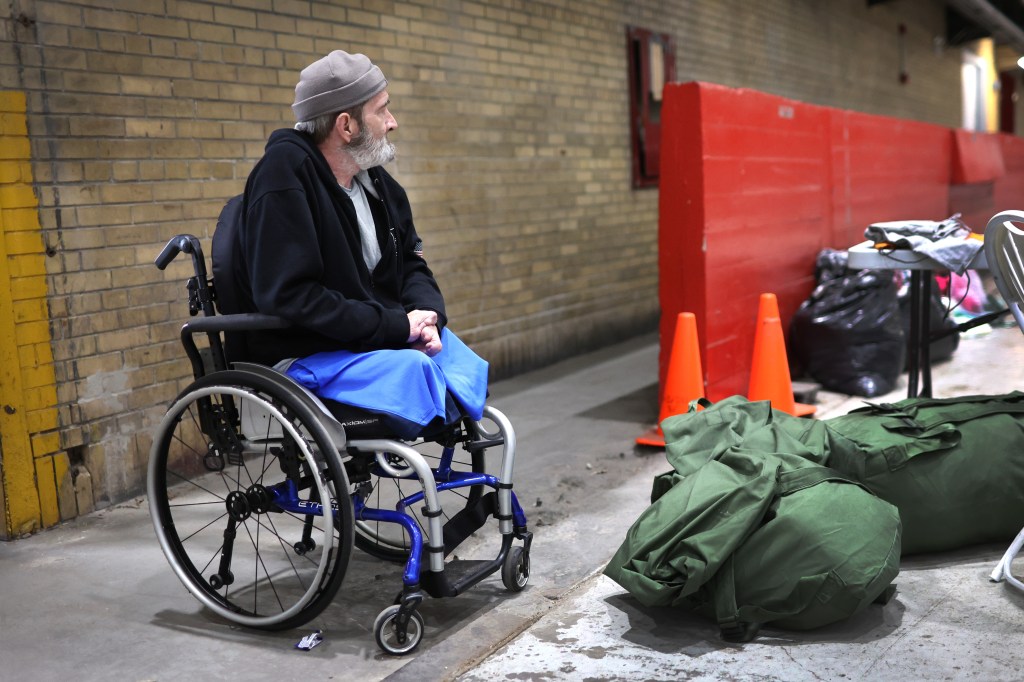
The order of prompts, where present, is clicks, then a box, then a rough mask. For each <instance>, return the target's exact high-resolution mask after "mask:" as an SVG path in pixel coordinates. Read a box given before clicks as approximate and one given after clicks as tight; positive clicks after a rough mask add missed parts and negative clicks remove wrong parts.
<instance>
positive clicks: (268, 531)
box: [147, 51, 532, 654]
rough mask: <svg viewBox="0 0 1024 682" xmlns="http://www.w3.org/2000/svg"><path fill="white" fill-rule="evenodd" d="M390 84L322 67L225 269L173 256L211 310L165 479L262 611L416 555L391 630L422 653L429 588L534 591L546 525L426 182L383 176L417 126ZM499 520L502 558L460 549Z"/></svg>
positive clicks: (229, 212) (195, 557)
mask: <svg viewBox="0 0 1024 682" xmlns="http://www.w3.org/2000/svg"><path fill="white" fill-rule="evenodd" d="M386 86H387V81H385V79H384V76H383V74H382V73H381V71H380V69H379V68H377V67H376V66H374V65H373V64H372V63H371V62H370V60H369V59H367V58H366V57H365V56H363V55H358V54H356V55H350V54H347V53H345V52H342V51H335V52H332V53H331V54H329V55H327V56H326V57H324V58H323V59H320V60H318V61H316V62H314V63H313V64H311V65H310V66H309V67H307V68H306V69H304V70H303V71H302V73H301V76H300V80H299V84H298V86H297V87H296V89H295V103H294V104H293V106H292V109H293V110H294V112H295V115H296V118H297V120H298V121H299V123H298V124H297V125H296V127H295V129H294V130H278V131H276V132H274V133H273V134H272V135H271V136H270V140H269V142H268V144H267V147H266V153H265V155H264V157H263V159H262V160H261V161H260V162H259V163H258V164H257V165H256V166H255V167H254V168H253V171H252V173H251V174H250V176H249V178H248V181H247V182H246V186H245V192H244V194H242V195H240V196H237V197H235V198H233V199H231V200H230V201H229V202H228V203H227V205H226V206H225V208H224V210H223V211H222V212H221V215H220V219H219V220H218V223H217V229H216V231H215V233H214V236H213V271H214V281H213V282H208V281H207V279H206V266H205V264H204V261H203V256H202V247H201V245H200V243H199V240H198V239H197V238H196V237H194V236H192V235H178V236H176V237H174V238H173V239H171V240H170V242H168V244H167V245H166V246H165V247H164V249H163V251H162V252H161V253H160V255H159V256H158V257H157V259H156V265H157V267H159V268H160V269H164V268H165V267H167V265H168V264H169V263H170V262H171V261H172V260H173V259H174V258H175V256H176V255H177V254H178V253H189V254H191V255H192V259H193V267H194V269H195V273H196V276H195V277H193V278H191V279H190V280H189V282H188V288H189V310H190V312H191V313H192V314H193V315H196V314H198V312H199V311H200V310H202V312H203V313H204V317H203V318H200V319H199V320H194V321H192V322H189V323H187V324H185V325H184V326H183V328H182V332H181V336H182V343H183V345H184V347H185V351H186V354H187V355H188V357H189V360H190V361H191V362H192V367H193V374H194V376H195V381H194V382H193V383H192V384H191V385H189V386H188V387H187V388H186V389H185V390H184V391H183V392H182V393H181V394H180V395H179V396H178V398H177V399H176V400H175V402H174V403H173V404H172V405H171V407H170V408H169V409H168V411H167V413H166V414H165V415H164V418H163V420H162V421H161V423H160V425H159V427H158V428H157V431H156V433H155V435H154V438H153V445H152V448H151V451H150V463H149V470H148V474H147V490H148V492H149V500H150V513H151V515H152V517H153V523H154V529H155V530H156V533H157V537H158V540H159V541H160V545H161V548H162V549H163V551H164V554H165V556H166V557H167V559H168V561H169V562H170V564H171V566H172V568H173V569H174V571H175V572H176V573H177V575H178V577H179V578H180V579H181V580H182V582H183V583H184V584H185V585H186V587H187V588H188V589H189V591H190V592H191V593H192V594H193V595H194V596H195V597H196V598H197V599H199V600H200V601H201V602H202V603H203V604H204V605H206V606H207V607H208V608H209V609H211V610H212V611H213V612H215V613H217V614H218V615H220V616H222V617H223V618H226V619H228V620H230V621H233V622H235V623H239V624H241V625H245V626H249V627H255V628H261V629H271V630H278V629H288V628H292V627H297V626H298V625H301V624H303V623H306V622H309V621H310V620H311V619H313V618H316V617H318V616H319V615H320V614H321V613H322V612H323V611H324V609H325V608H326V607H327V605H328V604H329V603H330V601H331V599H332V598H333V597H334V596H335V594H337V592H338V590H339V588H340V586H341V583H342V580H343V579H344V575H345V571H346V567H347V565H348V561H349V556H350V553H351V550H352V548H353V546H354V547H358V548H359V549H361V550H363V551H365V552H366V553H368V554H370V555H372V556H374V557H376V558H379V559H383V560H386V561H393V562H398V563H401V564H404V569H403V571H402V591H401V594H400V595H399V597H398V598H397V599H396V600H395V602H394V603H392V604H391V605H390V606H388V607H387V608H385V609H384V610H383V611H382V612H381V613H380V615H379V616H378V617H377V619H376V620H375V621H374V624H373V632H374V637H375V639H376V640H377V643H378V645H379V646H380V647H381V648H382V649H384V650H385V651H387V652H389V653H392V654H406V653H409V652H410V651H412V650H413V649H415V648H416V646H417V644H418V643H419V642H420V640H421V638H422V636H423V632H424V627H423V618H422V616H421V615H420V614H419V612H418V606H419V604H420V602H421V601H422V600H423V598H424V595H429V596H432V597H453V596H457V595H458V594H460V593H461V592H463V591H464V590H466V589H468V588H470V587H472V586H473V585H475V584H476V583H478V582H479V581H481V580H483V579H484V578H485V577H487V576H489V575H491V574H493V573H495V572H499V571H500V573H501V579H502V582H503V583H504V585H505V587H506V588H507V589H509V590H510V591H513V592H518V591H520V590H522V589H523V588H524V586H525V585H526V583H527V581H528V579H529V566H530V562H529V551H530V542H531V538H532V534H531V533H530V532H529V531H528V530H527V521H526V516H525V514H524V512H523V510H522V507H521V506H520V505H519V503H518V501H517V500H516V497H515V494H514V493H513V492H512V474H513V466H514V460H515V443H516V439H515V432H514V429H513V428H512V425H511V423H510V422H509V421H508V419H507V418H506V417H505V416H504V415H503V414H501V412H500V411H498V410H497V409H495V408H494V407H492V406H489V405H485V398H486V394H487V363H486V362H484V361H483V360H482V359H480V358H479V357H477V356H476V355H475V354H474V353H473V352H472V351H470V350H469V349H468V348H467V347H466V346H465V345H464V344H463V343H462V342H461V341H460V340H459V339H458V338H457V337H456V336H455V335H454V334H453V333H451V332H450V331H448V329H446V322H447V319H446V317H445V309H444V299H443V298H442V296H441V292H440V289H439V288H438V286H437V282H436V281H435V280H434V276H433V274H432V273H431V271H430V268H429V267H427V263H426V261H425V260H424V259H423V254H422V245H421V243H420V240H419V237H418V236H417V234H416V230H415V228H414V226H413V222H412V212H411V210H410V208H409V202H408V199H407V198H406V194H405V191H404V190H403V189H402V187H401V186H400V185H399V184H398V183H397V182H396V181H395V180H394V179H393V178H392V177H391V176H390V175H389V174H388V173H387V172H386V171H384V170H383V169H382V168H381V165H382V164H384V163H386V162H387V161H389V160H391V159H392V158H393V156H394V146H393V145H392V144H391V143H390V142H389V141H388V139H387V135H388V133H389V132H390V131H391V130H394V129H395V128H396V127H397V123H396V121H395V119H394V117H393V116H392V115H391V112H390V111H389V110H388V104H389V100H388V93H387V90H386ZM214 291H216V294H214V293H213V292H214ZM214 300H216V302H217V307H218V308H219V309H220V312H221V313H223V314H222V315H218V314H217V312H216V310H215V309H214V306H213V301H214ZM222 333H223V339H222V338H221V336H220V335H221V334H222ZM202 334H206V335H207V337H208V340H209V347H208V350H209V355H210V360H209V362H208V361H207V360H206V359H205V358H203V357H202V354H201V353H200V352H199V351H198V349H197V346H196V343H195V341H194V339H193V337H194V336H197V335H198V336H201V335H202ZM208 365H211V366H212V369H213V371H210V367H209V366H208ZM271 367H273V369H272V368H271ZM275 370H277V371H275ZM281 372H284V373H286V374H287V375H288V376H287V377H285V376H282V374H281ZM296 384H299V385H296ZM310 393H312V394H315V396H319V397H321V398H326V399H325V400H318V399H317V398H316V397H315V396H314V395H310ZM326 412H329V413H330V414H329V415H328V414H326ZM485 424H491V425H493V427H494V430H493V431H492V430H490V429H489V428H488V427H486V426H485ZM339 425H340V426H341V427H342V428H338V427H339ZM492 449H493V450H494V451H495V452H500V462H493V461H492V462H491V463H492V464H498V465H499V466H498V469H497V470H494V469H493V467H491V469H489V468H488V460H487V458H486V457H485V455H486V454H487V453H488V451H489V450H492ZM438 450H439V451H440V452H438ZM488 520H493V521H494V522H495V524H496V525H497V531H498V537H500V539H501V542H500V549H499V550H498V552H497V555H496V556H494V555H484V558H483V559H475V558H457V557H455V556H453V555H452V552H453V550H454V548H455V547H457V546H459V545H460V543H462V541H463V540H465V539H467V538H468V537H469V536H470V535H471V534H474V533H475V532H476V531H477V530H479V529H481V528H483V527H484V524H485V523H487V522H488ZM495 524H492V526H493V525H495ZM514 541H520V542H521V543H522V544H521V545H514ZM491 556H493V558H490V557H491ZM449 557H450V559H449Z"/></svg>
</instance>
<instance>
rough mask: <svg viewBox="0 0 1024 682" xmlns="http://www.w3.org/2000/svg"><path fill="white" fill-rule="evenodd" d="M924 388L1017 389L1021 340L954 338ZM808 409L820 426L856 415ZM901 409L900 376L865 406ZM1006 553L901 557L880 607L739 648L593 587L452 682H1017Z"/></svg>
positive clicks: (1022, 366) (840, 404) (1020, 657)
mask: <svg viewBox="0 0 1024 682" xmlns="http://www.w3.org/2000/svg"><path fill="white" fill-rule="evenodd" d="M933 380H934V392H933V395H935V396H936V397H951V396H956V395H964V394H979V393H988V394H997V393H1005V392H1009V391H1013V390H1019V389H1024V336H1022V335H1021V333H1020V331H1019V330H1018V329H1017V328H1016V327H1013V328H1001V329H995V330H993V331H992V332H991V333H981V334H978V335H975V336H972V337H965V338H964V339H962V341H961V344H960V347H959V349H958V350H957V351H956V353H955V354H954V357H953V358H952V360H950V361H948V362H945V363H942V364H939V365H937V366H936V367H935V371H934V374H933ZM819 397H820V405H819V411H818V416H819V417H821V418H828V417H830V416H837V415H840V414H845V413H847V412H849V410H850V409H853V408H854V407H857V406H858V404H859V402H860V400H859V399H851V398H847V397H844V396H838V395H834V394H828V393H825V394H821V395H820V396H819ZM905 397H906V376H905V375H904V376H903V377H902V379H901V383H900V385H899V387H898V389H897V390H895V391H893V392H892V393H891V394H889V395H887V396H881V397H879V398H875V399H872V400H874V401H877V402H886V401H894V400H899V399H902V398H905ZM1021 454H1022V455H1024V452H1022V453H1021ZM1022 494H1024V493H1022ZM1021 523H1022V525H1024V519H1022V520H1021ZM1008 544H1009V538H1008V541H1007V543H1006V544H999V545H988V546H977V547H969V548H963V549H960V550H957V551H953V552H947V553H942V554H932V555H919V556H915V557H908V558H907V559H904V560H903V562H902V563H901V572H900V574H899V576H898V577H897V579H896V581H895V582H896V585H897V588H898V591H897V594H896V596H895V598H894V599H893V600H892V601H890V602H889V603H888V604H887V605H885V606H884V607H883V606H877V605H876V606H871V607H869V608H868V609H867V610H866V611H864V612H861V613H859V614H857V615H856V616H854V617H853V618H851V619H849V620H847V621H844V622H841V623H836V624H834V625H831V626H828V627H825V628H821V629H818V630H814V631H810V632H787V631H783V630H777V629H771V628H764V629H762V630H761V633H760V636H758V637H757V638H756V639H755V640H754V641H753V642H751V643H748V644H743V645H733V644H728V643H726V642H723V641H722V640H721V639H720V638H719V637H718V634H717V627H715V626H714V625H713V624H712V623H710V622H709V621H707V620H704V619H702V618H699V617H696V616H692V615H689V614H686V613H680V612H678V611H676V610H672V609H652V608H645V607H643V606H641V605H640V604H639V603H638V602H637V601H636V600H634V599H633V598H632V597H630V595H629V594H628V593H627V592H626V591H625V590H623V589H622V588H621V587H620V586H619V585H618V584H616V583H615V582H613V581H612V580H610V579H608V578H606V577H605V576H603V575H600V574H596V575H594V576H592V577H591V578H590V579H589V580H587V581H586V582H584V583H583V584H581V585H580V586H579V587H578V588H577V590H575V591H574V592H573V593H572V594H571V595H569V596H568V597H567V598H565V599H563V600H561V602H560V604H559V605H558V607H557V608H555V609H553V610H552V611H551V612H549V613H548V614H546V615H545V616H543V617H542V618H541V619H540V620H539V621H538V622H537V623H535V624H534V625H533V626H532V627H530V628H529V629H528V630H527V631H525V632H524V633H523V634H522V635H520V636H519V637H517V638H516V639H515V640H513V641H511V642H510V643H509V644H507V645H506V646H504V647H502V648H501V649H499V650H498V651H497V652H496V653H495V654H494V655H492V656H490V657H489V658H488V659H487V660H486V661H483V662H482V663H480V664H479V665H476V666H475V667H474V668H473V669H471V670H467V671H466V672H465V673H464V674H462V675H461V676H459V677H458V679H459V680H460V681H462V682H470V681H475V680H499V679H523V680H578V679H587V680H634V679H643V680H737V681H738V680H750V681H759V680H786V681H788V682H797V681H802V680H854V681H857V680H900V681H904V680H986V681H996V680H1006V681H1011V680H1021V679H1024V672H1022V668H1024V653H1022V651H1021V649H1020V647H1019V644H1020V642H1021V633H1022V632H1024V594H1021V593H1020V592H1017V591H1015V590H1013V589H1012V588H1010V587H1008V586H1007V585H1006V584H997V583H993V582H991V581H990V580H989V574H990V573H991V572H992V570H993V568H994V567H995V565H996V563H997V562H998V561H999V558H1000V557H1001V556H1002V554H1003V552H1004V551H1005V550H1006V546H1007V545H1008ZM1018 564H1020V565H1021V566H1024V559H1021V560H1020V561H1019V562H1018ZM1022 570H1024V569H1022V568H1018V569H1017V571H1016V573H1017V575H1020V573H1021V572H1022ZM509 671H515V673H514V674H511V673H510V672H509Z"/></svg>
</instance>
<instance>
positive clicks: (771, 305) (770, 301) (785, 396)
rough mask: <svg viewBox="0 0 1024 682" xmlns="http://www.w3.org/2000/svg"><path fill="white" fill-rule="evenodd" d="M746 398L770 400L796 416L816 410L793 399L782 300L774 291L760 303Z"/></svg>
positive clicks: (779, 407) (783, 410) (762, 295)
mask: <svg viewBox="0 0 1024 682" xmlns="http://www.w3.org/2000/svg"><path fill="white" fill-rule="evenodd" d="M747 398H748V399H749V400H770V401H771V403H772V408H774V409H776V410H781V411H782V412H788V413H789V414H792V415H794V416H797V417H806V416H808V415H811V414H814V411H815V409H816V408H815V407H814V405H804V404H803V403H798V402H796V400H795V399H794V398H793V382H792V380H791V379H790V376H789V359H788V358H787V357H786V339H785V337H784V336H783V334H782V319H781V318H780V317H779V302H778V300H777V299H776V298H775V294H761V301H760V303H759V305H758V310H757V329H756V331H755V333H754V357H753V360H752V362H751V363H750V389H749V391H748V392H747Z"/></svg>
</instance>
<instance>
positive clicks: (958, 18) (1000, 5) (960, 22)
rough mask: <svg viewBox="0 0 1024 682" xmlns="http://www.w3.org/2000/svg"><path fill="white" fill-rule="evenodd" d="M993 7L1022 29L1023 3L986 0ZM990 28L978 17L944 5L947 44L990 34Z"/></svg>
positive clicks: (963, 41) (1023, 27)
mask: <svg viewBox="0 0 1024 682" xmlns="http://www.w3.org/2000/svg"><path fill="white" fill-rule="evenodd" d="M988 4H989V5H991V6H992V8H993V9H995V10H997V11H999V12H1000V13H1001V14H1002V15H1003V16H1005V17H1006V18H1007V19H1009V20H1010V21H1011V22H1013V23H1014V24H1015V25H1016V26H1017V27H1018V28H1020V29H1022V30H1024V3H1022V2H1021V0H988ZM992 33H993V32H992V30H991V29H990V28H989V27H988V26H986V25H985V23H984V22H983V21H981V20H979V19H978V18H974V17H968V16H965V15H964V14H961V13H960V12H959V11H957V10H956V9H954V8H953V7H950V6H949V5H947V6H946V42H947V44H949V45H962V44H964V43H967V42H970V41H972V40H978V39H979V38H988V37H991V36H992Z"/></svg>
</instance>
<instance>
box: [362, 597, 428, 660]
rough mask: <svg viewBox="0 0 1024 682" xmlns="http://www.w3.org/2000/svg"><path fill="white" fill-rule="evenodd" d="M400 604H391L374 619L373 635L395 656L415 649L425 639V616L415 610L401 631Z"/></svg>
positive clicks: (379, 644) (378, 642) (382, 646)
mask: <svg viewBox="0 0 1024 682" xmlns="http://www.w3.org/2000/svg"><path fill="white" fill-rule="evenodd" d="M400 610H401V607H400V606H389V607H387V608H386V609H384V610H383V611H381V612H380V615H379V616H377V620H375V621H373V636H374V638H375V639H376V640H377V646H379V647H380V648H381V649H383V650H384V651H386V652H388V653H389V654H392V655H395V656H403V655H405V654H407V653H409V652H411V651H412V650H413V649H415V648H416V647H417V646H418V645H419V643H420V640H422V639H423V616H421V615H420V614H418V613H417V612H415V611H413V612H412V613H410V614H409V620H408V622H407V623H406V625H405V628H404V629H405V632H400V630H401V629H402V628H400V627H399V623H398V615H399V611H400Z"/></svg>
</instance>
